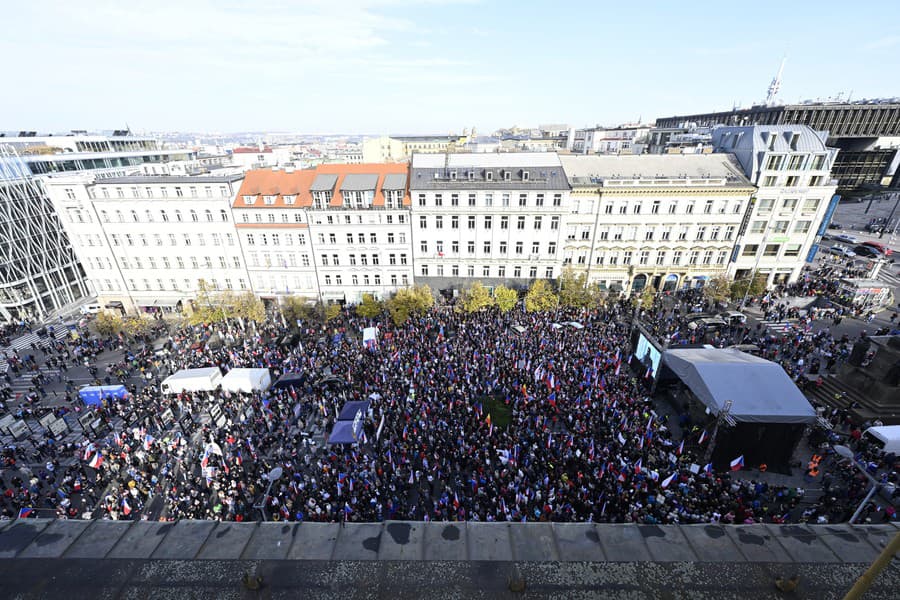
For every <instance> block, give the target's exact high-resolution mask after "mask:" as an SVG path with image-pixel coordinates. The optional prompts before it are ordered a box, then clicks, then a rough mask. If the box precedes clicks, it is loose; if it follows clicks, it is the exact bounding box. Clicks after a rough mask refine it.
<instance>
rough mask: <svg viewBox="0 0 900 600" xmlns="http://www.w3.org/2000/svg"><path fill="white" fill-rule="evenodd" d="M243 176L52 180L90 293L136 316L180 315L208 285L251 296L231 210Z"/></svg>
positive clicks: (56, 202) (51, 188) (50, 191)
mask: <svg viewBox="0 0 900 600" xmlns="http://www.w3.org/2000/svg"><path fill="white" fill-rule="evenodd" d="M242 180H243V177H242V176H241V175H226V176H215V175H213V176H194V177H179V176H172V175H168V176H163V177H160V176H157V177H153V176H132V177H112V178H99V177H96V176H95V175H93V174H84V175H76V176H72V177H69V178H54V179H50V180H47V181H46V182H45V185H46V188H47V193H48V196H49V197H50V199H51V200H52V202H53V205H54V207H55V209H56V212H57V214H59V215H60V219H61V221H62V224H63V226H64V227H65V230H66V233H67V234H68V237H69V239H70V240H71V242H72V246H73V249H74V251H75V253H76V254H77V255H78V258H79V260H80V262H81V264H82V265H83V268H84V270H85V271H86V273H87V276H88V278H89V281H90V284H91V292H92V293H93V294H94V295H96V296H97V297H98V299H99V301H100V302H101V303H103V304H105V303H108V302H110V301H118V302H122V303H123V305H124V306H125V307H126V308H127V309H129V310H144V311H148V312H156V311H168V310H177V309H180V308H181V307H182V306H183V305H184V303H185V302H187V301H188V300H191V299H194V298H196V296H197V291H198V289H199V286H200V281H201V280H205V282H206V283H207V284H208V285H209V286H210V287H211V288H212V289H218V290H235V291H241V290H250V289H251V288H250V280H249V277H248V274H247V268H246V263H245V260H244V256H243V252H242V249H241V245H240V243H239V242H238V236H237V232H236V231H235V227H234V223H233V222H232V214H231V205H232V202H233V199H234V197H235V196H236V195H237V191H238V188H239V187H240V184H241V181H242Z"/></svg>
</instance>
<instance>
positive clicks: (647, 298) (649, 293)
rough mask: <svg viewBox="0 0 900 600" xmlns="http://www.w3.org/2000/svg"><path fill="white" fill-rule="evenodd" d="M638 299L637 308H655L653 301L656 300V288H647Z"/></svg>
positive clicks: (650, 286)
mask: <svg viewBox="0 0 900 600" xmlns="http://www.w3.org/2000/svg"><path fill="white" fill-rule="evenodd" d="M636 299H637V307H638V308H642V309H645V310H646V309H648V308H652V307H653V301H654V300H655V299H656V288H654V287H653V286H652V285H648V286H645V287H644V289H643V290H641V295H640V296H636Z"/></svg>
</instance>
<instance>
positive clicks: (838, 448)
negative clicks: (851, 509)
mask: <svg viewBox="0 0 900 600" xmlns="http://www.w3.org/2000/svg"><path fill="white" fill-rule="evenodd" d="M832 447H833V448H834V451H835V452H837V453H838V454H839V455H840V456H841V457H842V458H846V459H847V460H849V461H850V462H851V463H852V464H853V466H854V467H856V468H857V469H858V470H859V472H860V473H862V474H863V475H865V476H866V479H868V480H869V482H871V484H872V489H870V490H869V493H868V494H866V497H865V498H863V501H862V502H861V503H860V504H859V507H857V509H856V512H855V513H853V516H852V517H850V521H848V523H850V524H851V525H852V524H853V523H855V522H856V519H858V518H859V515H860V514H861V513H862V511H863V508H865V506H866V504H868V503H869V500H871V499H872V496H874V495H875V492H877V491H878V490H879V489H881V483H880V482H879V481H878V480H877V479H875V478H874V477H872V476H871V475H870V474H869V472H868V471H866V470H865V469H863V468H862V467H861V466H860V465H859V463H858V462H856V460H855V459H854V456H853V450H851V449H850V448H848V447H847V446H842V445H840V444H837V445H835V446H832Z"/></svg>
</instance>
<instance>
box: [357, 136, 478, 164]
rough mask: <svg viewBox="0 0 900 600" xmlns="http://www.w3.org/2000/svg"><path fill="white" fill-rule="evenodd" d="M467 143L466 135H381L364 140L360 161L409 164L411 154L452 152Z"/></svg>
mask: <svg viewBox="0 0 900 600" xmlns="http://www.w3.org/2000/svg"><path fill="white" fill-rule="evenodd" d="M472 137H474V136H472ZM468 141H469V137H468V136H466V135H462V136H458V135H383V136H379V137H372V138H365V139H364V140H363V142H362V161H363V162H364V163H381V162H409V159H410V157H412V155H413V154H416V153H423V154H425V153H428V154H434V153H437V154H443V153H446V152H453V151H455V150H457V149H461V148H462V147H463V146H464V145H465V144H466V143H467V142H468Z"/></svg>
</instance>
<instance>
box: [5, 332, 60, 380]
mask: <svg viewBox="0 0 900 600" xmlns="http://www.w3.org/2000/svg"><path fill="white" fill-rule="evenodd" d="M68 335H69V329H68V328H67V327H63V326H56V327H54V329H53V337H55V338H56V339H57V340H62V339H65V338H66V337H67V336H68ZM48 339H49V338H47V337H41V336H39V335H38V334H36V333H26V334H25V335H23V336H21V337H18V338H16V339H14V340H13V341H12V343H11V344H10V345H9V346H3V347H2V348H0V374H2V373H5V372H6V368H7V365H8V363H7V360H6V355H7V354H12V351H13V350H18V351H20V352H21V351H25V350H31V345H32V344H37V345H41V344H44V343H46V341H47V340H48Z"/></svg>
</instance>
